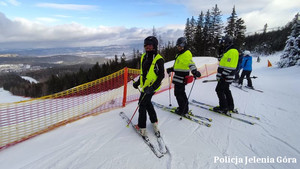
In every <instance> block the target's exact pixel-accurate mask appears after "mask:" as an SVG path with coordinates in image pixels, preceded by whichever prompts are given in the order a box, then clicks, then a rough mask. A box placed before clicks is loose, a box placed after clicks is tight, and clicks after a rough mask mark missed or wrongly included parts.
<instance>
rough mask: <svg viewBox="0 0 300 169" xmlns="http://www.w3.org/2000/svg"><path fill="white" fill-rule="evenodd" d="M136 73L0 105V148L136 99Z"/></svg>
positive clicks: (165, 84) (209, 70) (208, 68)
mask: <svg viewBox="0 0 300 169" xmlns="http://www.w3.org/2000/svg"><path fill="white" fill-rule="evenodd" d="M198 70H199V71H200V72H201V74H202V77H207V76H209V75H211V74H214V73H216V70H217V63H216V64H209V65H204V66H202V67H200V68H198ZM138 76H139V70H137V69H130V68H124V69H122V70H120V71H118V72H116V73H113V74H111V75H108V76H106V77H103V78H100V79H98V80H95V81H92V82H89V83H86V84H83V85H80V86H77V87H74V88H71V89H69V90H66V91H63V92H60V93H56V94H53V95H49V96H44V97H41V98H37V99H31V100H26V101H21V102H15V103H9V104H0V150H1V149H4V148H6V147H9V146H11V145H14V144H17V143H19V142H22V141H24V140H27V139H29V138H32V137H34V136H37V135H39V134H41V133H45V132H48V131H49V130H52V129H54V128H56V127H59V126H61V125H65V124H67V123H70V122H73V121H75V120H78V119H81V118H84V117H86V116H90V115H96V114H99V113H101V112H105V111H108V110H111V109H114V108H119V107H124V106H125V105H126V103H129V102H132V101H136V100H137V99H138V97H139V91H138V90H136V89H134V88H133V87H132V83H133V82H132V81H131V78H135V79H137V78H138ZM202 77H201V78H202ZM168 78H169V76H168V75H166V76H165V78H164V79H163V81H162V86H161V90H160V91H159V92H163V91H165V90H168V89H169V88H170V85H169V79H168ZM171 87H172V86H171Z"/></svg>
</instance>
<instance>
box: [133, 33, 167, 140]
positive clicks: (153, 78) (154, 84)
mask: <svg viewBox="0 0 300 169" xmlns="http://www.w3.org/2000/svg"><path fill="white" fill-rule="evenodd" d="M157 45H158V40H157V39H156V37H154V36H149V37H147V38H146V39H145V40H144V48H145V51H146V53H144V54H142V57H141V64H140V77H139V80H137V81H136V82H135V83H134V84H133V87H134V88H136V89H138V87H140V89H141V95H140V98H139V117H138V124H137V125H136V129H137V130H139V132H140V133H141V135H142V136H143V137H147V133H146V121H147V112H148V115H149V117H150V121H151V123H152V124H153V129H154V132H155V135H157V136H159V135H160V132H159V130H158V120H157V115H156V112H155V109H154V107H153V105H152V102H151V99H152V96H153V95H154V94H155V92H157V91H158V90H159V88H160V85H161V81H162V80H163V78H164V76H165V73H164V59H163V57H162V56H161V55H160V54H158V53H157Z"/></svg>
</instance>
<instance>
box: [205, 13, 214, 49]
mask: <svg viewBox="0 0 300 169" xmlns="http://www.w3.org/2000/svg"><path fill="white" fill-rule="evenodd" d="M203 36H204V43H205V44H204V49H205V52H204V55H210V51H209V49H210V48H211V47H212V45H213V32H212V22H211V14H210V11H209V10H207V12H206V14H205V17H204V28H203Z"/></svg>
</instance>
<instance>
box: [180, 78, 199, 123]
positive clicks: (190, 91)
mask: <svg viewBox="0 0 300 169" xmlns="http://www.w3.org/2000/svg"><path fill="white" fill-rule="evenodd" d="M195 81H196V78H195V79H194V82H193V84H192V87H191V90H190V93H189V96H188V98H187V101H186V103H185V106H184V108H183V112H184V111H185V109H186V106H187V104H188V103H189V99H190V96H191V93H192V90H193V87H194V84H195ZM182 115H183V114H181V117H180V120H182Z"/></svg>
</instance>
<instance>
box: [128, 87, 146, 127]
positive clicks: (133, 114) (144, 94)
mask: <svg viewBox="0 0 300 169" xmlns="http://www.w3.org/2000/svg"><path fill="white" fill-rule="evenodd" d="M145 96H146V93H144V95H143V97H142V99H141V100H140V102H139V104H138V106H137V107H136V109H135V111H134V113H133V115H132V116H131V118H130V120H129V122H128V124H127V125H126V127H129V124H130V123H131V121H132V119H133V117H134V115H135V113H136V111H137V110H138V108H139V107H140V104H141V103H142V101H143V100H144V97H145Z"/></svg>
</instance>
